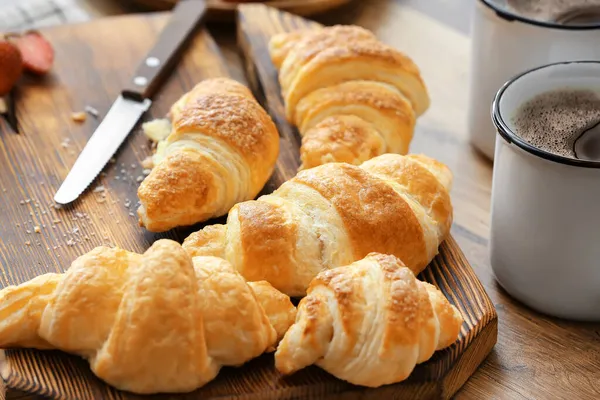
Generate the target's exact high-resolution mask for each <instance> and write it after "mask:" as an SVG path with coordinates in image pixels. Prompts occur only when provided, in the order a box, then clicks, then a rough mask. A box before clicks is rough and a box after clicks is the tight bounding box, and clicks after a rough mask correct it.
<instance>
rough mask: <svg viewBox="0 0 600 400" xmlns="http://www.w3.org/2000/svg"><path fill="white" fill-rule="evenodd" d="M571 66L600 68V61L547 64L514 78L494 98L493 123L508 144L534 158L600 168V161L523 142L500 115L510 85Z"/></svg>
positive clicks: (575, 165)
mask: <svg viewBox="0 0 600 400" xmlns="http://www.w3.org/2000/svg"><path fill="white" fill-rule="evenodd" d="M569 64H596V65H598V66H600V61H593V60H582V61H559V62H555V63H551V64H545V65H542V66H539V67H535V68H532V69H529V70H527V71H525V72H522V73H520V74H518V75H516V76H514V77H512V78H511V79H509V80H508V81H507V82H506V83H504V85H502V87H501V88H500V89H499V90H498V92H496V95H495V96H494V101H493V102H492V121H493V122H494V125H495V126H496V130H497V132H498V134H499V135H500V136H501V137H502V138H503V139H504V140H505V141H506V142H507V143H508V144H511V143H514V144H515V145H517V146H518V147H519V148H521V149H522V150H525V151H526V152H528V153H530V154H532V155H534V156H537V157H540V158H544V159H546V160H549V161H553V162H556V163H559V164H565V165H571V166H574V167H583V168H600V161H591V160H581V159H577V158H570V157H564V156H559V155H557V154H554V153H550V152H548V151H546V150H542V149H540V148H538V147H535V146H534V145H532V144H530V143H528V142H526V141H525V140H523V139H522V138H520V137H519V136H518V135H517V134H516V133H515V132H513V131H512V130H511V129H510V128H509V127H508V124H507V123H506V122H505V121H504V119H503V118H502V114H501V113H500V100H501V99H502V95H503V94H504V92H505V91H506V89H508V87H509V86H510V85H512V84H513V83H514V82H516V81H517V80H519V79H520V78H522V77H523V76H525V75H527V74H530V73H532V72H535V71H538V70H540V69H545V68H552V67H554V66H557V65H569Z"/></svg>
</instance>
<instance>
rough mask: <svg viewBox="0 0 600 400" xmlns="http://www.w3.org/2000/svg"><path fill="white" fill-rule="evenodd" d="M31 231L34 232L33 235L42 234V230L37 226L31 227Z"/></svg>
mask: <svg viewBox="0 0 600 400" xmlns="http://www.w3.org/2000/svg"><path fill="white" fill-rule="evenodd" d="M33 231H34V232H35V233H41V232H42V230H41V229H40V227H39V226H37V225H36V226H34V227H33Z"/></svg>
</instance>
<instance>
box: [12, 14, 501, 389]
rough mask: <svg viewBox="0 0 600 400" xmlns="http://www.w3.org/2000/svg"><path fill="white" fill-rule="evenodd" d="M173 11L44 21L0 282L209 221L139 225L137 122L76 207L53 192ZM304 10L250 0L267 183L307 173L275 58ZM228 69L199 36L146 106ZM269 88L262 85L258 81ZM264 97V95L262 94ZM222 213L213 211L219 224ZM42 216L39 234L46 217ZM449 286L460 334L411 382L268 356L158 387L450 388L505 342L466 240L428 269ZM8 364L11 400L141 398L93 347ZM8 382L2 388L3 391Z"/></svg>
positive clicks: (156, 111)
mask: <svg viewBox="0 0 600 400" xmlns="http://www.w3.org/2000/svg"><path fill="white" fill-rule="evenodd" d="M166 18H167V15H165V14H158V15H153V16H125V17H118V18H113V19H103V20H97V21H94V22H91V23H86V24H82V25H75V26H67V27H57V28H53V29H48V30H46V31H44V33H45V34H46V35H47V37H48V38H49V39H50V41H51V42H52V43H53V44H54V46H55V47H56V65H55V69H54V72H53V74H52V75H51V76H49V77H47V78H46V79H44V80H35V79H29V80H26V81H23V82H22V84H21V85H20V89H19V93H18V99H17V101H18V106H17V114H18V118H19V120H20V122H21V124H22V133H21V134H20V135H16V134H14V133H12V132H9V131H8V130H7V129H6V127H5V126H2V128H3V130H2V132H0V196H1V197H2V202H0V221H1V222H0V263H1V265H0V272H1V275H0V285H2V286H6V285H9V284H18V283H20V282H23V281H26V280H28V279H31V278H33V277H34V276H37V275H39V274H42V273H45V272H56V271H64V270H65V269H66V268H68V266H69V265H70V262H71V261H72V260H73V259H75V258H76V257H77V256H79V255H81V254H83V253H85V252H87V251H89V250H91V249H92V248H94V247H95V246H98V245H108V244H112V245H118V246H120V247H123V248H126V249H128V250H134V251H138V252H142V251H144V250H145V249H147V248H148V246H149V245H150V243H152V242H153V241H154V240H156V239H158V238H163V237H168V238H171V239H174V240H177V241H179V242H181V241H182V240H183V239H184V238H185V237H186V236H187V235H188V234H189V233H190V232H191V231H194V230H197V229H200V228H201V226H202V225H198V226H196V227H193V228H188V229H177V230H173V231H170V232H167V233H164V234H152V233H149V232H146V231H144V230H143V229H141V228H139V227H138V226H137V223H136V222H137V218H136V217H135V209H136V207H137V205H136V203H137V197H136V190H137V186H138V184H139V183H138V180H140V179H141V178H143V168H142V167H141V165H140V163H141V161H142V160H143V159H144V158H145V157H146V156H147V155H149V154H150V148H149V143H148V141H147V140H146V139H145V138H144V136H143V134H142V133H141V132H140V131H139V129H136V130H135V131H134V132H133V133H132V134H131V135H130V137H129V138H128V139H127V141H126V142H125V144H124V145H123V146H122V148H121V149H120V150H119V152H118V153H117V155H116V156H115V162H114V163H112V164H110V165H109V166H108V167H107V168H106V169H105V171H104V174H103V176H101V177H99V178H98V179H97V181H96V182H95V183H93V184H92V185H91V188H90V190H88V191H87V192H85V193H84V194H83V195H82V197H81V198H80V199H79V200H78V201H77V202H75V203H74V204H72V205H70V206H68V207H62V208H59V209H57V208H55V207H54V206H53V202H52V196H53V194H54V192H55V191H56V189H57V188H58V186H59V185H60V183H61V182H62V180H63V179H64V177H65V176H66V174H67V172H68V170H69V168H70V167H71V166H72V164H73V163H74V161H75V159H76V157H77V155H78V154H79V152H80V151H81V149H82V148H83V146H84V144H85V143H86V141H87V139H88V138H89V137H90V135H91V134H92V132H93V131H94V129H95V127H96V126H97V125H98V124H99V120H96V119H94V118H91V117H90V118H88V120H87V121H85V122H84V123H83V124H77V123H75V122H73V121H72V120H71V118H70V116H71V113H72V112H73V111H80V110H83V109H84V107H85V106H86V105H91V106H93V107H95V108H96V109H98V110H99V112H100V114H101V115H103V114H104V113H106V111H107V110H108V108H109V106H110V104H111V103H112V101H113V99H114V98H115V97H116V96H117V94H118V93H119V90H120V88H121V87H123V85H124V84H125V83H126V82H127V81H128V79H129V78H130V77H131V74H132V73H133V71H134V69H135V67H136V66H137V65H138V63H139V60H140V59H141V58H142V57H143V56H144V55H145V54H146V52H147V51H148V50H149V49H150V48H151V46H152V44H153V43H154V39H155V38H156V36H157V35H158V33H159V32H160V28H161V27H162V26H163V25H164V23H165V22H166ZM307 24H308V23H307V22H306V21H305V20H302V19H297V18H295V17H292V16H291V15H288V14H281V13H279V12H277V11H275V10H274V9H270V8H266V7H263V6H244V7H243V8H242V9H241V14H240V20H239V25H240V28H241V29H240V30H239V33H240V41H241V45H242V49H243V50H244V52H245V54H246V56H247V61H248V62H247V65H248V68H249V71H250V72H251V74H250V75H249V76H250V78H251V79H250V80H251V82H252V86H254V88H255V89H258V88H259V87H260V88H262V89H263V90H264V93H265V94H266V103H265V105H266V106H267V109H268V110H269V111H270V112H271V113H272V115H273V117H274V119H275V121H276V122H277V124H278V127H279V129H280V132H281V153H280V157H279V160H278V163H277V169H276V171H275V173H274V174H273V177H272V178H271V180H270V181H269V183H268V184H267V185H266V187H265V189H264V190H263V193H267V192H271V191H273V190H274V189H275V188H277V187H279V185H280V184H281V183H282V182H284V181H285V180H286V179H289V178H290V177H291V176H293V175H294V174H295V173H296V168H297V166H298V144H299V140H298V136H297V132H296V131H295V129H293V128H292V127H290V126H289V125H288V124H287V123H286V122H285V119H284V118H283V116H282V107H281V99H280V97H279V95H278V89H277V82H276V79H275V78H276V77H275V71H274V69H273V67H272V65H270V62H269V61H268V55H267V53H266V48H265V45H266V40H268V37H269V36H270V35H271V34H272V33H273V32H276V31H279V30H281V29H291V28H292V27H301V26H306V25H307ZM227 74H228V71H227V67H226V66H225V64H224V62H223V59H222V58H221V56H220V55H219V51H218V49H217V47H216V45H215V43H214V42H213V40H212V39H211V37H210V35H209V34H208V33H207V32H206V31H202V32H200V33H199V34H198V35H197V37H196V38H195V40H194V41H193V42H192V43H191V45H190V48H189V49H188V51H187V52H186V54H185V56H184V58H183V60H182V62H181V63H180V64H179V65H178V67H177V68H176V69H175V71H174V72H173V75H172V77H171V78H170V80H169V81H168V83H167V84H166V85H165V86H164V87H163V89H162V91H161V93H160V95H159V96H158V98H157V99H155V102H154V104H153V106H152V108H151V110H150V112H149V113H148V114H147V115H146V116H145V117H144V120H149V119H152V118H155V117H161V116H163V115H164V114H165V113H166V112H167V110H168V108H169V107H170V105H171V104H172V103H173V101H175V100H176V99H177V98H178V97H179V96H180V95H181V94H183V93H185V92H186V91H187V90H189V89H190V88H191V87H192V86H193V85H194V84H195V83H196V82H198V81H200V80H202V79H204V78H208V77H214V76H225V75H227ZM257 93H259V92H257ZM259 97H260V96H259ZM214 222H215V221H209V223H214ZM36 226H37V227H39V231H40V232H39V233H36V232H35V231H36V229H35V227H36ZM420 278H421V279H424V280H426V281H428V282H431V283H433V284H435V285H436V286H437V287H439V288H440V289H441V290H442V291H443V292H444V294H445V295H446V296H447V297H448V298H449V300H450V301H451V302H452V303H453V304H455V305H456V306H457V307H458V308H459V310H460V311H461V313H462V314H463V316H464V318H465V322H464V325H463V328H462V331H461V334H460V338H459V340H458V341H457V343H455V344H454V345H453V346H451V347H450V348H448V349H445V350H443V351H440V352H437V353H436V354H435V355H434V357H433V358H432V359H431V360H429V361H428V362H426V363H424V364H422V365H419V366H418V367H417V368H416V369H415V371H414V372H413V374H412V375H411V377H410V378H409V379H408V380H407V381H406V382H403V383H401V384H396V385H390V386H386V387H382V388H379V389H369V390H367V389H365V388H360V387H356V386H353V385H349V384H347V383H345V382H342V381H340V380H337V379H335V378H334V377H332V376H331V375H329V374H327V373H325V372H324V371H322V370H320V369H318V368H316V367H310V368H306V369H305V370H302V371H300V372H298V373H296V374H294V375H292V376H290V377H282V376H280V374H279V373H277V371H276V370H275V369H274V367H273V357H272V355H269V354H267V355H264V356H262V357H259V358H257V359H255V360H252V361H250V362H249V363H247V364H246V365H244V366H243V367H241V368H224V369H223V370H222V371H221V373H220V374H219V376H218V377H217V379H216V380H214V381H213V382H211V383H209V384H208V385H206V386H205V387H203V388H201V389H200V390H198V391H196V392H194V393H190V394H185V395H160V396H151V397H147V398H152V399H168V398H169V399H170V398H172V399H196V398H202V399H214V398H219V399H223V398H226V399H234V398H235V399H241V398H244V399H275V398H294V399H317V398H339V397H342V396H343V398H347V399H354V398H371V396H380V397H381V398H386V399H387V398H417V397H418V398H448V397H450V396H452V395H453V394H454V393H455V392H456V391H457V390H458V389H459V388H460V387H461V386H462V385H463V383H464V382H465V381H466V379H468V377H469V376H470V375H471V374H472V373H473V372H474V371H475V370H476V368H477V367H478V365H479V364H480V363H481V361H482V360H483V359H484V358H485V357H486V356H487V354H488V353H489V352H490V350H491V349H492V347H493V346H494V344H495V342H496V336H497V316H496V312H495V310H494V307H493V305H492V303H491V301H490V299H489V298H488V296H487V295H486V293H485V291H484V289H483V287H482V285H481V284H480V282H479V281H478V279H477V277H476V275H475V274H474V272H473V270H472V269H471V267H470V266H469V264H468V262H467V260H466V259H465V257H464V255H463V253H462V251H461V250H460V249H459V247H458V245H457V244H456V242H455V241H454V239H452V238H450V239H448V240H447V241H446V242H445V243H444V244H442V246H441V248H440V255H439V256H437V257H436V258H435V260H434V261H433V262H432V263H431V265H430V266H429V267H428V268H427V269H426V271H424V272H423V274H421V275H420ZM0 374H1V376H2V378H3V379H4V382H3V383H4V384H5V386H6V387H8V392H7V394H8V398H11V397H14V396H15V394H18V393H28V394H29V393H34V394H42V395H45V396H47V397H49V398H53V399H68V400H71V399H73V400H74V399H77V400H79V399H104V398H109V399H138V398H144V397H142V396H134V395H132V394H129V393H123V392H119V391H117V390H114V389H113V388H111V387H109V386H107V385H106V384H104V383H103V382H101V381H100V380H98V379H97V378H95V377H94V375H93V374H92V373H91V372H90V370H89V368H88V365H87V363H86V362H85V361H83V360H82V359H80V358H78V357H75V356H70V355H66V354H64V353H61V352H41V351H36V350H7V351H5V352H4V353H3V354H2V359H0ZM1 389H2V387H1V386H0V399H1V398H2V395H3V393H2V392H1Z"/></svg>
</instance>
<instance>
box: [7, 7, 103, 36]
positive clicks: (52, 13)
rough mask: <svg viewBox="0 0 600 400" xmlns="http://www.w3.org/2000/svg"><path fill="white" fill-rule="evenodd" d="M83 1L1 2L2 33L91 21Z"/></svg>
mask: <svg viewBox="0 0 600 400" xmlns="http://www.w3.org/2000/svg"><path fill="white" fill-rule="evenodd" d="M91 18H92V16H91V15H90V13H89V11H88V10H87V9H86V8H85V7H84V6H83V1H82V0H0V31H4V32H7V31H19V30H24V29H33V28H41V27H45V26H52V25H60V24H65V23H72V22H83V21H87V20H89V19H91Z"/></svg>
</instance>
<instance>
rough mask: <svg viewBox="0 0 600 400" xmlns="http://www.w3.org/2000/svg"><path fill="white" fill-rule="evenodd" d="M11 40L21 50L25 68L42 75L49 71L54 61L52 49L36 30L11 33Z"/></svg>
mask: <svg viewBox="0 0 600 400" xmlns="http://www.w3.org/2000/svg"><path fill="white" fill-rule="evenodd" d="M9 40H11V41H12V42H13V43H14V44H15V45H16V46H17V47H18V48H19V50H21V54H22V55H23V66H24V67H25V70H27V71H29V72H33V73H35V74H39V75H43V74H45V73H47V72H48V71H50V69H51V68H52V64H53V63H54V49H53V48H52V45H51V44H50V42H48V41H47V40H46V38H44V37H43V36H42V34H41V33H39V32H38V31H28V32H25V33H24V34H22V35H11V36H9Z"/></svg>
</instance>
